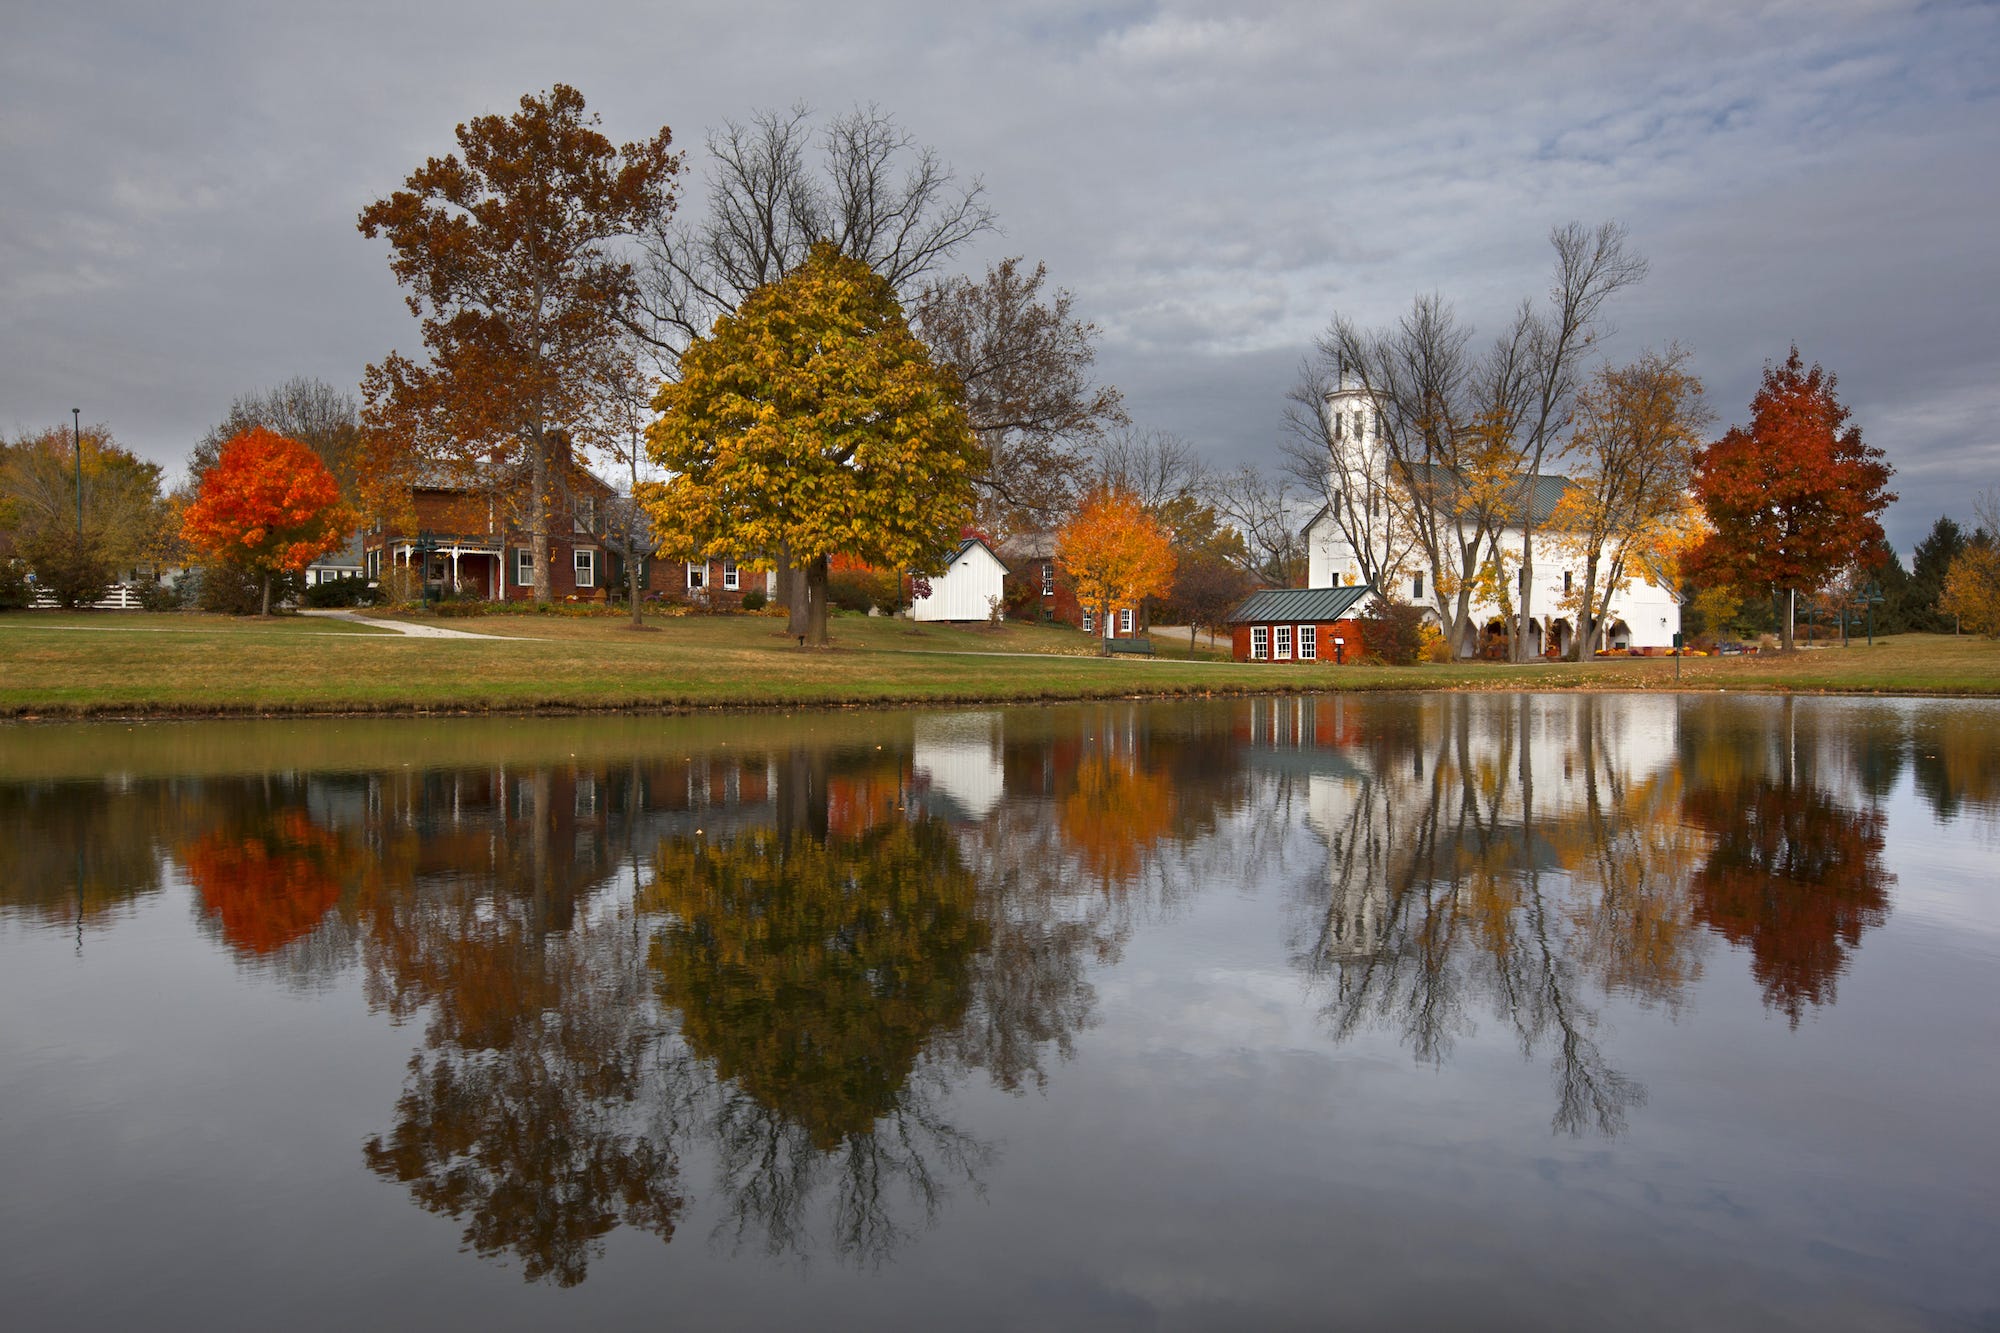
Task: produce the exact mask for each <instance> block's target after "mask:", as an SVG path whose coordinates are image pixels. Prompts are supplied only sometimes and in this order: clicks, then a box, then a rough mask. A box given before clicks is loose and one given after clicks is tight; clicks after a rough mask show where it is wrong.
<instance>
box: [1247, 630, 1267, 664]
mask: <svg viewBox="0 0 2000 1333" xmlns="http://www.w3.org/2000/svg"><path fill="white" fill-rule="evenodd" d="M1270 656H1271V629H1270V626H1268V625H1252V626H1251V627H1250V660H1251V661H1253V662H1262V661H1266V660H1268V659H1269V658H1270Z"/></svg>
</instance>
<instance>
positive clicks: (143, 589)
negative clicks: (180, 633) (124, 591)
mask: <svg viewBox="0 0 2000 1333" xmlns="http://www.w3.org/2000/svg"><path fill="white" fill-rule="evenodd" d="M183 598H184V594H183V592H182V590H181V587H180V585H178V584H170V583H161V582H160V581H159V580H157V579H155V580H154V581H153V582H151V583H141V584H140V585H139V609H140V610H142V611H178V610H180V609H181V607H183V606H184V605H186V602H185V601H184V600H183Z"/></svg>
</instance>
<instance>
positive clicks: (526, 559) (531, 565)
mask: <svg viewBox="0 0 2000 1333" xmlns="http://www.w3.org/2000/svg"><path fill="white" fill-rule="evenodd" d="M514 586H515V587H517V588H532V587H534V586H535V551H534V548H533V547H530V546H521V547H517V548H515V551H514Z"/></svg>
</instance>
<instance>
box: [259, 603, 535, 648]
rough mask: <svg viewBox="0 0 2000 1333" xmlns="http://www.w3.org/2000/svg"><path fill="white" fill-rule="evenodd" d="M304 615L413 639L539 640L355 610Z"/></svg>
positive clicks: (303, 612)
mask: <svg viewBox="0 0 2000 1333" xmlns="http://www.w3.org/2000/svg"><path fill="white" fill-rule="evenodd" d="M299 614H300V615H302V616H324V617H326V618H327V619H329V620H344V621H346V622H347V623H348V624H350V625H373V626H375V627H376V628H378V629H392V630H395V631H396V633H398V634H407V635H409V636H410V637H411V638H413V639H486V640H489V641H494V642H504V643H517V642H527V643H535V642H539V640H535V639H526V640H523V639H522V638H521V637H520V636H519V635H514V634H474V633H473V632H472V631H471V630H466V629H446V628H444V626H442V625H411V624H407V623H405V622H404V621H401V620H371V619H370V618H369V617H367V616H364V615H358V614H356V613H355V612H353V611H301V612H299Z"/></svg>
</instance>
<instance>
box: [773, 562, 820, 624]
mask: <svg viewBox="0 0 2000 1333" xmlns="http://www.w3.org/2000/svg"><path fill="white" fill-rule="evenodd" d="M807 579H808V575H807V572H806V570H804V569H801V568H800V567H799V566H798V565H797V564H795V563H793V561H792V548H791V547H790V546H789V545H786V544H783V543H780V544H779V546H778V605H780V606H782V607H784V608H785V611H786V612H787V615H786V618H785V633H787V634H810V633H812V591H811V589H810V588H809V587H808V586H807Z"/></svg>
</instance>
